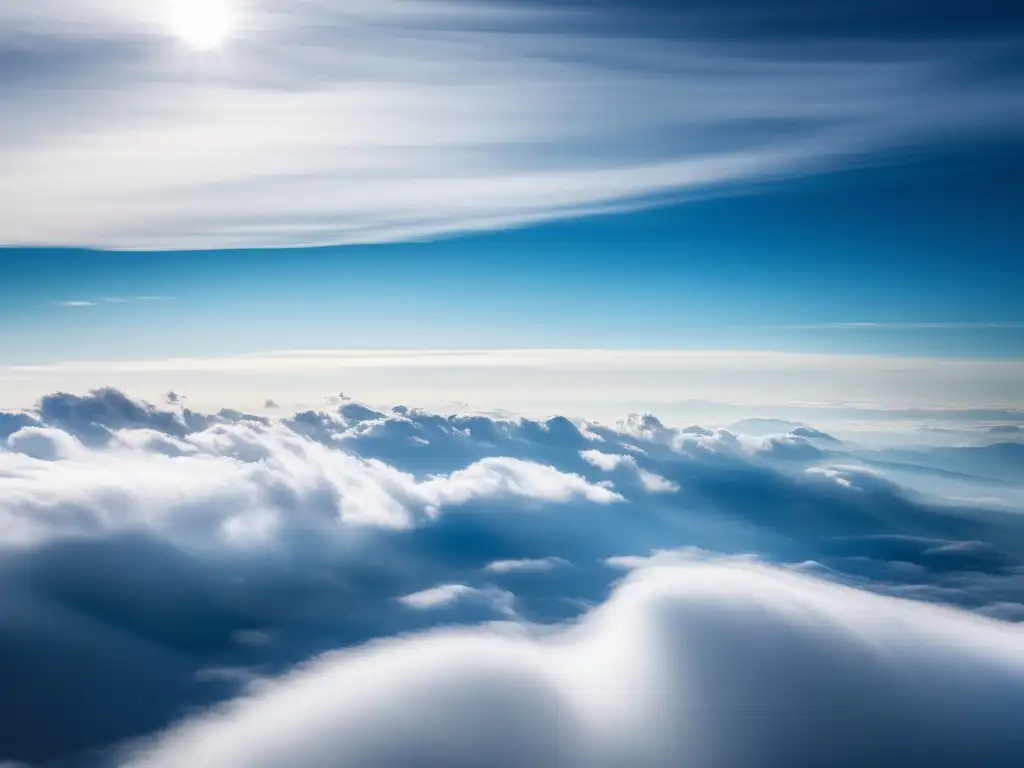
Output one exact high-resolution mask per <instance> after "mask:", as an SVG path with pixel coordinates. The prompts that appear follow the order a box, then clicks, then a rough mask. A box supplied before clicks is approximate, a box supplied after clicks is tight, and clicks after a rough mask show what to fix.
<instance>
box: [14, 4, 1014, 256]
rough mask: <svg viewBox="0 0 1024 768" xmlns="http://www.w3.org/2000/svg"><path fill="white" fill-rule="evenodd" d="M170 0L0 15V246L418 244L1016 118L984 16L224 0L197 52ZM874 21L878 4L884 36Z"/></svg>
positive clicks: (700, 190)
mask: <svg viewBox="0 0 1024 768" xmlns="http://www.w3.org/2000/svg"><path fill="white" fill-rule="evenodd" d="M173 2H174V0H168V2H167V3H147V4H138V3H132V2H127V0H47V2H42V3H34V4H32V5H31V6H25V5H24V4H14V5H11V4H8V6H9V7H7V8H4V9H3V10H2V11H0V30H2V32H0V55H2V56H3V61H4V72H5V77H4V81H3V84H2V85H0V99H2V100H3V103H4V104H5V105H6V106H5V113H9V114H13V115H15V116H16V119H15V120H12V121H8V122H6V123H5V126H4V127H3V129H2V130H0V200H2V201H3V202H4V205H3V206H2V207H0V242H4V243H8V244H11V243H14V244H74V245H93V246H104V247H118V248H211V247H249V246H285V245H309V244H325V243H348V242H379V241H387V240H395V239H408V238H413V237H428V236H436V235H441V234H447V233H454V232H465V231H471V230H480V229H491V228H496V227H503V226H509V225H516V224H523V223H527V222H534V221H540V220H545V219H552V218H561V217H571V216H579V215H582V214H587V213H594V212H599V211H608V210H617V209H623V208H630V207H636V206H642V205H649V204H653V203H656V202H659V201H664V200H665V199H666V198H678V197H680V196H683V195H693V194H705V193H708V192H710V191H714V190H717V189H719V188H721V187H722V186H723V185H728V184H734V183H737V182H749V181H753V180H763V179H766V178H774V177H779V176H788V175H792V174H801V173H807V172H812V171H815V170H819V169H822V168H830V167H836V166H841V165H844V164H846V163H848V162H850V159H851V158H855V157H859V156H863V155H866V154H867V155H874V154H878V153H880V152H881V151H884V150H890V149H893V148H894V147H901V146H907V145H918V144H921V143H925V144H930V143H933V142H935V141H941V140H942V139H944V138H946V137H949V136H955V135H960V134H962V133H964V132H974V131H979V130H984V131H993V130H994V131H1001V130H1007V131H1012V130H1013V129H1014V128H1015V127H1016V126H1018V125H1019V123H1020V119H1021V109H1022V103H1021V100H1020V98H1019V92H1020V91H1019V88H1018V87H1017V86H1018V83H1017V78H1016V72H1015V70H1013V69H1012V68H1010V69H1009V70H1007V68H1006V67H1005V66H1003V63H1002V62H1003V58H1002V57H1003V54H1004V53H1005V54H1007V55H1008V54H1009V53H1010V52H1011V51H1012V45H1013V42H1014V41H1013V40H1012V39H1007V37H1006V30H1005V29H1003V28H998V27H995V26H993V25H990V26H989V27H988V28H986V29H981V30H974V31H973V32H971V33H970V34H967V33H964V39H956V38H953V39H950V38H949V35H948V33H947V34H935V35H920V34H916V35H912V34H910V33H909V32H908V31H905V30H904V31H902V32H901V30H900V27H901V26H902V25H900V24H897V25H895V26H893V27H892V28H891V29H885V30H884V33H883V34H880V35H879V36H877V37H872V36H870V35H866V36H860V37H857V36H854V37H853V38H852V39H851V38H850V35H849V33H847V35H846V36H845V38H843V37H839V38H837V31H836V30H835V29H827V28H826V29H818V31H817V32H815V28H816V26H817V25H816V23H815V22H816V21H818V20H819V19H818V18H817V16H816V15H815V14H813V13H811V14H808V12H807V10H806V9H803V8H799V9H794V8H791V7H790V8H787V9H785V10H784V11H780V12H781V13H784V14H786V18H791V19H792V20H793V21H794V29H802V30H804V32H805V34H804V35H803V36H801V38H800V39H798V40H792V39H789V40H787V39H786V38H785V36H782V37H778V36H776V37H771V36H768V37H764V36H762V35H760V34H758V35H753V34H751V29H758V30H760V29H763V28H764V25H765V19H764V18H763V16H762V13H761V11H760V9H755V8H752V7H750V6H749V5H748V4H744V3H736V4H734V5H735V7H728V8H725V7H723V8H721V9H719V8H714V9H712V8H709V7H705V8H696V7H694V8H692V9H691V10H690V12H689V13H684V12H682V11H680V10H678V9H677V10H676V11H675V12H669V11H666V9H665V8H664V7H661V6H660V5H659V4H656V3H638V4H635V7H634V6H630V7H629V8H627V7H625V6H623V5H621V4H614V5H612V4H607V3H601V2H589V3H574V4H555V5H550V4H544V5H541V4H537V3H528V2H519V3H513V2H476V1H475V2H458V3H456V2H422V3H412V2H406V1H405V0H376V1H375V2H372V3H371V2H360V3H352V2H350V1H347V2H340V1H338V2H335V1H333V0H332V1H327V0H318V1H317V2H306V3H300V4H296V3H285V2H280V1H277V0H275V1H274V2H263V3H243V2H240V1H239V2H237V3H230V4H232V5H237V8H236V10H237V13H236V14H235V16H236V17H237V19H236V20H237V28H236V29H235V31H234V34H233V35H232V37H231V39H230V40H228V41H227V43H226V44H225V45H224V46H223V48H222V50H220V51H215V52H208V53H206V54H198V53H197V52H195V51H192V50H189V49H187V47H185V46H184V45H183V44H182V43H181V41H179V40H176V39H174V37H173V24H171V23H170V22H169V19H168V15H167V9H168V7H171V6H173ZM861 10H862V9H859V8H858V12H860V11H861ZM898 10H899V9H896V13H895V16H896V17H897V18H896V21H899V20H900V19H901V18H902V16H901V15H900V14H899V12H898ZM891 11H892V9H886V8H880V9H879V11H878V13H877V15H878V19H876V21H877V22H878V23H879V24H880V25H881V26H882V27H883V28H884V27H885V26H886V24H887V22H888V21H892V19H890V18H889V17H890V16H892V15H893V14H892V13H891ZM805 15H806V16H807V18H805V19H804V20H805V21H808V22H810V23H808V24H806V25H803V24H799V23H796V22H797V21H798V20H799V19H801V18H804V16H805ZM840 15H841V14H840ZM869 15H871V14H869ZM826 26H827V25H826Z"/></svg>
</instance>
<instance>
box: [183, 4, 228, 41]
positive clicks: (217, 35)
mask: <svg viewBox="0 0 1024 768" xmlns="http://www.w3.org/2000/svg"><path fill="white" fill-rule="evenodd" d="M169 15H170V23H171V28H172V29H173V31H174V34H175V35H176V36H177V37H178V38H179V39H181V40H182V41H183V42H185V43H187V44H188V45H190V46H192V47H193V48H196V49H198V50H200V51H206V50H210V49H211V48H218V47H219V46H220V45H221V44H222V43H223V42H224V41H225V40H227V38H228V37H230V36H231V32H232V30H233V26H234V24H233V21H234V19H233V18H232V13H231V8H230V6H229V5H228V3H227V2H226V0H170V3H169Z"/></svg>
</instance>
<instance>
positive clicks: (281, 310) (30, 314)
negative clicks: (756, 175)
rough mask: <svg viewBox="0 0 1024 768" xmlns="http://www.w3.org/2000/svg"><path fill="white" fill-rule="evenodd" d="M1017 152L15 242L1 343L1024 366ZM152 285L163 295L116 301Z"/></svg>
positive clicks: (51, 348)
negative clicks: (725, 186) (154, 240)
mask: <svg viewBox="0 0 1024 768" xmlns="http://www.w3.org/2000/svg"><path fill="white" fill-rule="evenodd" d="M1020 158H1021V155H1020V153H1019V148H1018V147H1016V146H1014V145H1013V144H1009V143H1007V144H1003V145H993V146H992V147H990V148H986V149H984V150H979V149H975V148H970V147H966V148H964V147H953V148H949V149H945V150H944V151H941V152H940V151H936V152H931V153H928V154H922V155H917V156H913V157H904V156H900V157H895V158H891V159H882V160H880V161H879V162H877V163H873V164H870V165H866V166H864V167H860V168H857V169H852V170H845V171H838V172H832V173H828V174H823V175H815V176H810V177H805V178H801V179H796V180H789V181H780V182H775V183H770V184H764V185H759V186H741V187H737V188H736V189H731V190H729V191H728V193H727V194H726V193H723V194H721V195H718V196H713V197H710V198H707V199H698V200H691V201H686V202H681V203H676V204H670V205H667V206H664V207H659V208H654V209H647V210H641V211H636V212H632V213H619V214H614V215H603V216H595V217H587V218H581V219H576V220H571V221H562V222H556V223H551V224H546V225H534V226H526V227H523V228H516V229H513V230H509V231H500V232H493V233H483V234H474V235H462V236H451V237H444V238H441V239H438V240H435V241H430V242H419V243H407V244H401V243H389V244H380V245H360V246H342V247H325V248H311V249H258V250H245V251H228V252H159V253H139V252H101V251H82V250H73V249H68V250H65V249H60V250H52V249H34V250H26V249H7V250H4V251H2V252H0V253H2V267H0V269H2V272H0V284H2V285H3V286H4V287H3V293H4V301H3V307H2V309H0V313H2V315H0V316H2V317H3V321H4V323H5V324H7V325H8V326H9V327H11V328H20V329H21V332H19V333H12V334H6V335H5V336H4V337H3V340H2V341H0V353H2V355H3V357H4V358H5V359H6V360H9V361H11V362H12V363H19V364H20V363H40V362H54V361H58V360H61V361H63V360H103V359H126V358H127V359H139V358H154V357H162V356H194V355H225V354H234V353H247V352H256V351H262V350H267V349H290V348H298V349H304V348H346V347H356V348H374V347H383V348H448V347H455V348H466V347H469V348H502V347H512V348H515V347H519V348H530V347H538V346H539V347H612V348H624V349H628V348H696V349H780V350H790V351H811V352H830V353H836V352H856V353H883V354H904V355H906V354H911V355H926V356H981V357H1019V356H1021V354H1022V353H1024V308H1022V306H1021V302H1020V301H1019V293H1020V290H1019V286H1020V284H1021V280H1022V278H1024V261H1022V260H1021V259H1020V258H1019V254H1020V253H1021V252H1022V250H1024V235H1022V234H1021V230H1020V228H1019V226H1016V225H1015V222H1016V217H1017V215H1018V214H1019V210H1018V209H1019V207H1020V206H1019V202H1018V200H1017V198H1016V195H1017V194H1018V193H1019V192H1020V191H1021V190H1020V186H1021V185H1020V181H1019V179H1020V178H1021V171H1022V168H1024V163H1022V162H1021V159H1020ZM137 297H153V298H155V299H160V300H140V301H125V302H116V303H110V302H107V301H104V299H109V298H123V299H124V298H131V299H134V298H137ZM60 302H92V303H94V305H93V306H66V305H63V304H61V303H60ZM857 324H876V325H873V326H859V325H857Z"/></svg>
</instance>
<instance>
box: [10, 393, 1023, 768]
mask: <svg viewBox="0 0 1024 768" xmlns="http://www.w3.org/2000/svg"><path fill="white" fill-rule="evenodd" d="M164 391H165V392H166V388H164ZM164 402H165V403H166V404H165V405H161V406H155V405H151V404H149V403H146V402H143V401H140V400H136V399H133V398H131V397H129V396H127V395H125V394H123V393H121V392H119V391H117V390H113V389H106V390H99V391H96V392H92V393H88V394H84V395H71V394H52V395H48V396H45V397H43V398H42V399H41V400H40V401H39V403H38V405H37V406H36V407H35V408H33V409H30V410H28V411H24V412H0V542H2V546H0V599H2V600H3V605H4V606H5V610H4V611H3V612H0V678H2V679H3V680H4V681H5V685H4V689H3V691H2V692H0V705H2V707H3V709H4V711H5V712H11V713H12V714H11V716H10V717H7V718H4V719H3V720H2V721H0V757H3V758H6V759H11V760H16V761H21V762H25V763H27V764H30V765H38V764H47V763H48V762H50V761H53V760H57V759H61V760H70V761H71V764H73V765H76V766H77V765H83V766H94V765H95V766H121V765H123V766H140V767H143V766H145V767H148V766H154V767H155V766H163V765H186V764H190V765H191V764H195V765H208V766H211V768H218V767H219V766H261V765H266V766H282V767H283V766H288V767H289V768H293V767H295V766H303V765H323V764H324V760H325V759H328V757H326V756H329V760H330V761H331V763H330V764H332V765H350V764H351V765H381V766H419V765H439V764H444V765H479V764H485V763H486V764H494V765H503V764H509V765H513V764H515V765H521V764H533V765H537V766H541V767H542V766H545V765H566V764H570V765H588V766H590V765H593V766H601V765H623V764H629V765H639V766H644V765H647V766H664V765H675V764H679V762H680V761H682V762H686V761H691V762H695V763H699V764H716V765H723V766H748V765H750V766H754V765H757V766H764V765H769V766H771V765H779V766H783V765H785V766H792V765H797V766H799V765H817V764H822V763H824V762H827V763H829V764H838V765H845V764H849V765H859V764H864V762H876V763H882V764H884V763H885V762H886V759H887V757H889V756H892V755H895V754H900V755H905V756H907V757H906V759H907V760H911V761H917V762H922V763H933V764H967V763H975V764H985V765H1002V764H1007V765H1009V764H1012V762H1011V763H1003V762H1000V761H1001V760H1002V759H1003V756H1015V755H1016V752H1015V751H1014V750H1016V749H1019V747H1020V746H1021V744H1020V742H1019V736H1018V735H1017V733H1018V731H1019V729H1017V728H1015V727H1014V723H1015V720H1014V714H1013V713H1015V712H1016V711H1018V710H1019V705H1020V704H1021V703H1024V700H1022V697H1024V687H1022V686H1024V678H1022V669H1024V666H1022V665H1024V657H1022V656H1021V652H1020V650H1019V649H1020V647H1021V643H1020V629H1019V627H1018V626H1017V625H1015V624H1013V623H1012V622H1015V621H1020V620H1021V619H1024V524H1022V523H1021V522H1020V519H1021V518H1020V516H1019V511H1020V510H1021V509H1022V508H1024V489H1022V487H1021V483H1020V479H1019V478H1020V469H1021V468H1022V467H1024V455H1022V453H1021V451H1020V450H1019V449H1020V447H1021V446H1020V444H1019V443H1005V442H1004V443H999V442H992V443H991V444H990V445H987V446H983V447H955V446H947V447H944V448H931V449H920V448H918V449H915V450H912V451H911V450H908V449H906V448H901V449H896V448H894V449H886V450H881V451H879V450H867V449H864V448H862V447H860V446H857V445H855V444H851V443H848V442H844V441H842V440H840V439H837V438H836V437H834V436H832V435H829V434H827V433H825V432H822V431H820V430H816V429H814V428H813V427H810V426H807V425H797V424H792V423H786V422H779V421H773V420H749V421H746V422H740V423H737V424H736V425H734V426H733V427H732V428H731V429H729V430H725V429H709V428H705V427H702V426H699V425H691V426H672V425H670V424H666V423H664V422H662V421H661V420H659V419H658V418H656V417H654V416H652V415H649V414H647V415H643V414H638V415H634V416H630V417H628V418H625V419H623V420H622V421H621V422H619V423H617V424H614V425H608V424H603V423H599V422H596V421H572V420H569V419H566V418H563V417H554V418H550V419H546V420H531V419H525V418H520V417H512V416H502V417H497V416H493V415H491V416H486V415H480V414H452V415H441V414H436V413H431V412H428V411H423V410H417V409H413V408H408V407H404V406H395V407H394V408H390V409H384V410H378V409H375V408H373V407H370V406H367V405H364V404H361V403H357V402H354V401H352V400H349V399H347V398H345V397H335V398H332V399H330V404H329V405H327V406H325V407H324V408H322V409H318V410H306V411H300V412H297V413H288V412H287V411H284V410H281V411H280V413H278V414H276V415H275V416H274V417H273V418H271V417H267V416H262V415H253V414H247V413H244V412H241V411H238V410H233V409H229V408H224V409H222V410H220V411H218V412H200V411H196V410H192V409H191V408H190V407H188V406H187V405H186V403H188V402H190V401H189V400H188V398H186V397H184V396H182V395H181V394H180V393H178V392H175V393H174V396H173V397H169V396H168V397H165V398H164ZM1003 437H1004V436H1003V435H1001V434H997V435H993V440H998V439H1002V438H1003ZM1015 472H1016V475H1014V473H1015ZM460 627H461V628H460ZM398 638H403V639H398ZM737 734H742V738H737ZM971 750H974V751H973V752H972V751H971ZM1007 759H1009V757H1007ZM502 761H504V762H502ZM844 761H845V762H844ZM944 761H945V762H944Z"/></svg>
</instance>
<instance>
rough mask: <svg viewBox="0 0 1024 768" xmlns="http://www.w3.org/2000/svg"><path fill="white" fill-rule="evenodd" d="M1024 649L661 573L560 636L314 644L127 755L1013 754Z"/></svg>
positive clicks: (852, 761)
mask: <svg viewBox="0 0 1024 768" xmlns="http://www.w3.org/2000/svg"><path fill="white" fill-rule="evenodd" d="M1022 639H1024V638H1022V635H1021V631H1020V629H1019V628H1017V627H1013V626H1010V625H1006V624H1002V623H998V622H994V621H989V620H984V619H980V618H977V617H973V616H969V615H967V614H963V613H957V612H954V611H950V610H947V609H940V608H934V607H931V606H925V605H920V604H910V603H906V602H903V601H898V600H894V599H891V598H885V597H879V596H873V595H869V594H867V593H864V592H860V591H856V590H852V589H849V588H843V587H839V586H834V585H828V584H825V583H822V582H817V581H814V580H811V579H809V578H807V577H805V576H801V575H796V574H793V573H789V572H784V571H780V570H775V569H770V568H766V567H764V566H760V565H755V564H751V563H738V562H724V563H722V562H704V563H689V564H686V565H682V564H677V565H674V566H659V567H652V568H647V569H643V570H641V571H639V572H637V573H635V574H633V575H632V576H630V577H629V578H628V579H627V580H626V582H625V583H624V584H623V585H622V586H620V587H619V588H618V589H617V590H616V591H615V592H614V594H613V595H612V596H611V598H610V599H609V600H608V601H607V602H606V603H605V604H604V605H602V606H601V607H600V608H598V609H596V610H594V611H592V612H591V613H590V614H588V615H587V616H586V617H585V618H584V619H583V620H582V621H581V622H579V623H578V624H574V625H569V626H565V627H562V628H558V629H557V630H555V631H552V630H551V629H550V628H549V629H548V630H545V631H543V632H539V631H535V630H531V629H530V628H528V627H527V628H522V629H519V630H512V629H508V628H501V627H497V628H491V629H478V630H471V631H441V632H435V633H432V634H428V635H425V636H421V637H415V638H408V639H404V640H395V641H389V642H384V643H380V644H376V645H372V646H370V647H367V648H361V649H356V650H352V651H348V652H344V653H339V654H334V655H328V656H325V657H323V658H321V659H319V660H318V661H316V662H314V663H312V664H310V665H309V666H307V667H306V668H304V669H303V670H301V671H299V672H297V673H295V674H293V675H290V676H286V677H284V678H282V679H280V680H278V681H276V682H274V683H272V684H270V685H269V686H267V687H265V688H263V689H261V690H259V692H257V693H255V694H254V695H251V696H247V697H244V698H242V699H239V700H237V701H235V702H233V703H231V704H229V705H226V706H224V707H222V708H220V709H217V710H214V711H213V712H210V713H208V714H205V715H200V716H198V717H195V718H193V719H191V720H189V721H186V722H185V723H184V724H183V725H181V726H178V727H176V728H174V729H171V730H170V731H168V732H167V733H165V734H164V735H162V736H161V737H159V738H157V739H155V740H154V741H152V742H151V743H148V744H146V745H144V746H141V747H140V748H137V749H135V750H134V751H133V752H131V753H129V754H127V755H126V756H124V757H123V759H122V762H121V765H122V766H124V767H125V768H163V767H164V766H167V767H168V768H171V767H172V766H173V767H175V768H176V767H177V766H181V765H203V766H208V768H222V767H224V768H226V767H229V766H230V767H234V766H243V765H244V766H248V767H250V768H261V767H266V768H278V767H279V766H285V765H287V766H290V767H292V768H302V767H303V766H310V767H311V768H312V766H322V765H324V764H325V761H326V762H329V764H330V765H332V766H339V767H340V766H349V765H351V766H367V765H373V766H421V765H494V766H513V765H532V766H538V768H544V766H552V768H554V767H555V766H564V765H586V766H595V767H600V766H609V767H610V766H621V765H634V766H649V767H651V768H654V767H656V766H657V767H661V766H665V767H666V768H667V766H672V765H680V764H693V765H716V766H724V767H726V768H731V767H736V768H739V767H740V766H759V767H761V766H768V767H772V766H778V767H779V768H782V766H787V767H789V766H813V765H838V766H854V765H865V764H869V763H871V764H888V763H891V762H892V761H893V760H898V761H899V762H900V764H913V765H929V764H931V765H986V766H993V767H995V766H1014V765H1016V764H1017V760H1018V756H1019V754H1020V750H1021V749H1022V748H1024V734H1022V732H1021V730H1020V728H1019V724H1018V721H1017V713H1018V712H1019V711H1020V707H1021V706H1022V705H1024V652H1022V650H1021V648H1022V643H1021V640H1022Z"/></svg>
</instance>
